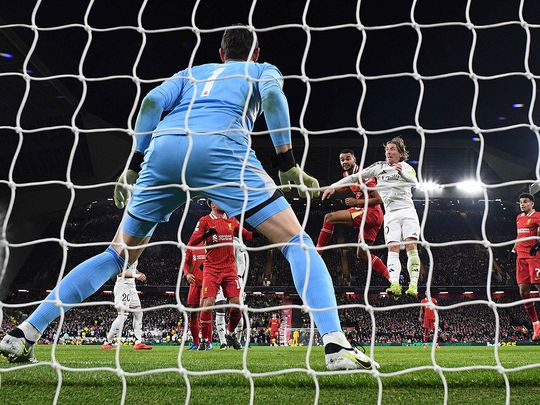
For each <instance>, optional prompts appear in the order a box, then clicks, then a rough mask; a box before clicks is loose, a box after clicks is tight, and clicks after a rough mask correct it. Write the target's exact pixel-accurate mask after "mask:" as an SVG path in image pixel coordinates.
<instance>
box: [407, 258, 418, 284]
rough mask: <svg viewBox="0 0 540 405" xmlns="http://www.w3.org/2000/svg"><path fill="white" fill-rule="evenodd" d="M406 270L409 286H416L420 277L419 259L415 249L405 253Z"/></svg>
mask: <svg viewBox="0 0 540 405" xmlns="http://www.w3.org/2000/svg"><path fill="white" fill-rule="evenodd" d="M407 270H408V271H409V279H410V283H409V284H410V285H414V286H418V278H419V277H420V257H419V256H418V250H417V249H411V250H408V251H407Z"/></svg>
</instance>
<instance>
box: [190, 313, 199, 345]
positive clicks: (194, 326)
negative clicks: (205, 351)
mask: <svg viewBox="0 0 540 405" xmlns="http://www.w3.org/2000/svg"><path fill="white" fill-rule="evenodd" d="M189 330H190V331H191V336H192V337H193V344H194V345H196V346H199V318H198V317H191V316H190V317H189Z"/></svg>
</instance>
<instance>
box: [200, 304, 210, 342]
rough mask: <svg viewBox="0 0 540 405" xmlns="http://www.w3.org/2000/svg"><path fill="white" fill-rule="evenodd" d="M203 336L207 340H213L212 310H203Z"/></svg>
mask: <svg viewBox="0 0 540 405" xmlns="http://www.w3.org/2000/svg"><path fill="white" fill-rule="evenodd" d="M201 337H202V340H206V341H207V342H211V341H212V311H201Z"/></svg>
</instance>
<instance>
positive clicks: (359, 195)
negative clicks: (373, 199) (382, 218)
mask: <svg viewBox="0 0 540 405" xmlns="http://www.w3.org/2000/svg"><path fill="white" fill-rule="evenodd" d="M359 171H360V167H359V166H358V165H354V168H353V170H352V173H351V174H356V173H358V172H359ZM347 176H349V173H348V172H347V171H344V172H343V177H347ZM364 184H365V185H366V187H370V188H376V187H377V180H375V178H374V177H372V178H371V179H367V180H364ZM349 190H351V191H352V192H353V193H354V197H355V198H356V199H358V200H365V198H364V192H363V191H362V188H361V187H360V186H349ZM368 193H369V190H368ZM358 207H359V208H363V204H362V205H358ZM369 209H371V210H373V209H378V210H381V204H377V205H376V206H374V207H369Z"/></svg>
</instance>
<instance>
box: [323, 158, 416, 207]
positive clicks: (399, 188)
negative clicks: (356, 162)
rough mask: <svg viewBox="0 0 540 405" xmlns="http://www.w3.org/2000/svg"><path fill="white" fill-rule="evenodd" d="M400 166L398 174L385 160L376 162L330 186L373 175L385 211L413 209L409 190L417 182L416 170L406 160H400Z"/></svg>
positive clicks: (336, 186)
mask: <svg viewBox="0 0 540 405" xmlns="http://www.w3.org/2000/svg"><path fill="white" fill-rule="evenodd" d="M401 166H402V168H403V169H402V171H401V174H400V173H398V171H397V170H396V169H395V168H394V167H393V166H391V165H389V164H388V163H386V162H385V161H380V162H376V163H374V164H372V165H371V166H369V167H367V168H365V169H364V170H362V171H360V172H358V173H355V174H352V175H350V176H347V177H345V178H343V179H341V180H340V181H338V182H336V183H334V184H332V186H331V187H334V188H338V187H341V186H343V185H345V184H351V183H356V182H360V179H364V180H365V179H370V178H372V177H375V179H376V180H377V191H378V192H379V194H380V195H381V198H382V200H383V204H384V209H385V211H386V212H391V211H397V210H402V209H406V208H413V209H414V202H413V199H412V191H411V190H412V188H413V186H414V185H415V184H416V183H417V180H416V171H415V170H414V168H413V167H412V166H411V165H410V164H408V163H406V162H401Z"/></svg>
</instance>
